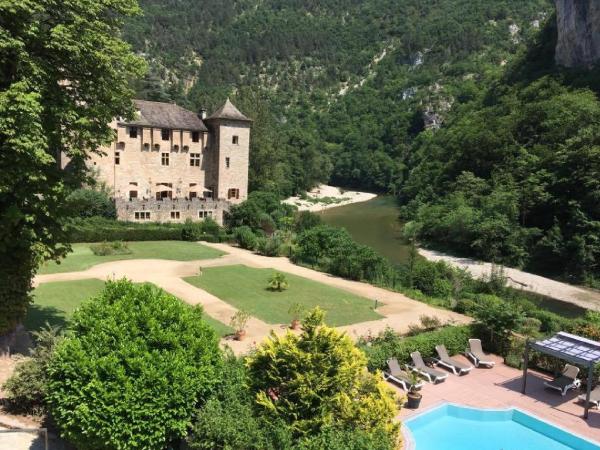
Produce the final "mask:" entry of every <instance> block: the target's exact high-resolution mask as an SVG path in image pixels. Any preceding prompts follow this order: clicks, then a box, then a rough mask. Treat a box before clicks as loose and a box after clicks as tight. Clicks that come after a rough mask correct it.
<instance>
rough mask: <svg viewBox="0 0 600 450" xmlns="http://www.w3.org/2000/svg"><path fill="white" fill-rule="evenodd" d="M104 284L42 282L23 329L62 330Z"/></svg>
mask: <svg viewBox="0 0 600 450" xmlns="http://www.w3.org/2000/svg"><path fill="white" fill-rule="evenodd" d="M103 288H104V281H101V280H96V279H89V280H75V281H55V282H52V283H42V284H40V285H39V286H38V287H37V288H36V289H35V290H34V292H33V297H34V299H33V304H32V305H31V306H30V307H29V310H28V311H27V317H26V318H25V328H27V329H28V330H30V331H35V330H39V329H40V328H42V327H43V326H44V325H45V324H46V322H48V323H49V324H50V325H53V326H59V327H65V326H66V325H67V321H68V320H69V317H71V314H72V313H73V311H74V310H75V309H76V308H77V307H79V306H80V305H81V304H82V303H83V302H84V301H85V300H87V299H89V298H90V297H93V296H95V295H97V294H99V293H100V291H102V289H103ZM204 320H205V321H206V322H207V323H208V324H209V325H210V326H212V327H213V328H214V329H215V331H216V332H217V334H218V335H219V336H226V335H228V334H232V333H233V329H232V328H231V327H229V326H227V325H225V324H223V323H221V322H219V321H218V320H216V319H213V318H212V317H210V316H209V315H208V314H204Z"/></svg>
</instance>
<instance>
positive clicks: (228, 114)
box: [206, 99, 252, 122]
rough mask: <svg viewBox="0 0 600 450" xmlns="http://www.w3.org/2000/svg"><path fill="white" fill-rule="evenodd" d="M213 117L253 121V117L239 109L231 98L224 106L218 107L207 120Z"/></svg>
mask: <svg viewBox="0 0 600 450" xmlns="http://www.w3.org/2000/svg"><path fill="white" fill-rule="evenodd" d="M213 119H229V120H240V121H243V122H252V120H251V119H248V118H247V117H246V116H245V115H243V114H242V113H241V112H240V110H239V109H237V108H236V107H235V106H234V105H233V103H231V101H229V99H227V100H226V101H225V103H224V104H223V106H221V107H220V108H219V109H217V110H216V111H215V112H214V113H212V115H211V116H210V117H209V118H208V119H206V120H213Z"/></svg>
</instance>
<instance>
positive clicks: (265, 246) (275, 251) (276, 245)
mask: <svg viewBox="0 0 600 450" xmlns="http://www.w3.org/2000/svg"><path fill="white" fill-rule="evenodd" d="M282 246H283V239H282V238H281V236H280V235H279V234H278V233H274V234H273V235H272V236H269V237H262V236H261V237H260V238H259V239H258V241H257V245H256V251H257V252H258V253H259V254H261V255H264V256H279V255H280V254H281V248H282Z"/></svg>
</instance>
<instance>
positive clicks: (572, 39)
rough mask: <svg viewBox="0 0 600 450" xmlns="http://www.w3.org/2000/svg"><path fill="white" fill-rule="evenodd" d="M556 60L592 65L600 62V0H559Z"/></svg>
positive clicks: (556, 0)
mask: <svg viewBox="0 0 600 450" xmlns="http://www.w3.org/2000/svg"><path fill="white" fill-rule="evenodd" d="M555 2H556V19H557V25H558V42H557V45H556V62H557V64H559V65H561V66H566V67H579V66H584V67H589V66H591V65H593V64H594V63H596V62H598V61H600V0H555Z"/></svg>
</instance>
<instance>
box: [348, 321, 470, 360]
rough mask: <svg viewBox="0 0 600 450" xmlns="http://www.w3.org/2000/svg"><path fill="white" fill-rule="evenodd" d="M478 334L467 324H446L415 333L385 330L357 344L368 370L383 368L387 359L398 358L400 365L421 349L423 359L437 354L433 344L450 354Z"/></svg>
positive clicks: (458, 350) (460, 348) (462, 348)
mask: <svg viewBox="0 0 600 450" xmlns="http://www.w3.org/2000/svg"><path fill="white" fill-rule="evenodd" d="M473 337H479V336H478V335H477V333H476V330H475V329H474V328H473V327H471V326H469V325H463V326H447V327H443V328H440V329H438V330H435V331H429V332H425V333H421V334H417V335H415V336H410V337H403V336H400V335H399V334H398V333H396V332H395V331H393V330H392V329H387V330H385V331H383V332H382V333H380V334H379V335H378V336H377V337H375V338H374V339H370V340H366V339H363V340H361V342H359V347H360V348H361V349H362V350H363V351H364V352H365V353H366V355H367V358H368V365H369V369H370V370H377V369H382V368H384V367H385V365H386V362H387V360H388V359H390V358H397V359H398V362H399V363H400V364H406V363H410V362H411V357H410V354H411V353H412V352H415V351H419V352H421V355H422V356H423V358H427V357H431V356H435V355H436V351H435V346H436V345H439V344H444V345H445V346H446V348H447V349H448V353H449V354H450V355H455V354H458V353H461V352H464V351H465V349H466V348H467V347H468V343H469V339H470V338H473Z"/></svg>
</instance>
